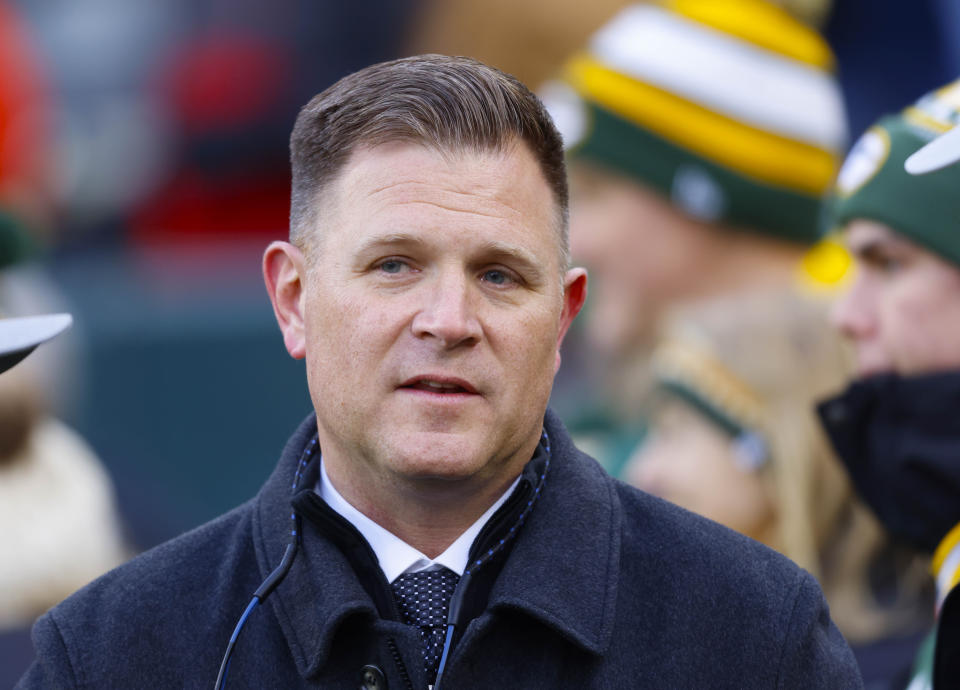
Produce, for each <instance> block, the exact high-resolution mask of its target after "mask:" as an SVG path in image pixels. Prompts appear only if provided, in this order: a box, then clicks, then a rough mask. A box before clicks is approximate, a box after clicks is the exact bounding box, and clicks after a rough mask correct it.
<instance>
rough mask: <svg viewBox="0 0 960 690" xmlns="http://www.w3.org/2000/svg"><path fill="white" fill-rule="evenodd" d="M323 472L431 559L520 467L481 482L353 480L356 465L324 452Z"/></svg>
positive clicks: (483, 509) (342, 491)
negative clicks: (348, 463) (342, 461)
mask: <svg viewBox="0 0 960 690" xmlns="http://www.w3.org/2000/svg"><path fill="white" fill-rule="evenodd" d="M531 454H532V453H531ZM324 468H325V469H326V472H327V476H328V477H329V478H330V481H331V483H332V484H333V486H334V487H336V489H337V491H338V492H339V493H340V495H341V496H343V498H344V499H345V500H346V501H347V502H348V503H350V504H351V505H352V506H353V507H354V508H356V509H357V510H358V511H360V512H361V513H363V514H364V515H365V516H367V517H368V518H370V519H371V520H373V521H374V522H376V523H377V524H378V525H380V526H381V527H383V528H384V529H386V530H387V531H389V532H390V533H392V534H394V535H395V536H397V537H399V538H400V539H402V540H403V541H404V542H406V543H407V544H409V545H410V546H412V547H414V548H415V549H417V550H418V551H420V552H421V553H423V554H424V555H425V556H427V557H428V558H436V557H437V556H439V555H440V554H441V553H443V552H444V551H445V550H446V549H447V548H448V547H449V546H450V545H451V544H452V543H453V542H454V541H456V540H457V538H458V537H459V536H460V535H461V534H463V533H464V532H466V531H467V529H469V528H470V526H471V525H473V524H474V523H475V522H476V521H477V520H479V519H480V517H481V516H482V515H483V514H484V513H485V512H486V511H487V509H489V508H490V506H492V505H493V504H494V503H496V501H497V499H499V498H500V497H501V496H502V495H503V494H504V492H506V491H507V489H508V488H509V487H510V484H511V483H512V482H513V481H514V480H515V479H516V478H517V476H518V475H519V473H520V471H521V470H522V468H523V466H522V465H521V466H519V467H517V468H516V472H511V473H506V474H503V475H501V476H498V477H497V478H493V479H490V480H486V481H481V480H478V479H477V478H468V479H461V480H450V479H435V478H430V479H419V478H418V479H412V480H410V479H404V478H394V477H391V478H387V479H386V480H384V478H382V477H377V476H359V473H358V472H356V471H352V470H354V469H355V468H356V465H349V466H345V465H344V464H343V463H339V462H337V461H336V460H335V459H334V458H332V457H330V456H328V455H327V454H324ZM345 470H347V471H345Z"/></svg>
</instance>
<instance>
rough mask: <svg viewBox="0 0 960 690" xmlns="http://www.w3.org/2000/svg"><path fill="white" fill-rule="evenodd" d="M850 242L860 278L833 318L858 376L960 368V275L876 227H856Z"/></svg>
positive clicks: (861, 223)
mask: <svg viewBox="0 0 960 690" xmlns="http://www.w3.org/2000/svg"><path fill="white" fill-rule="evenodd" d="M846 240H847V245H848V247H849V248H850V251H851V253H852V254H853V255H854V257H855V259H856V264H857V272H856V275H855V277H854V282H853V285H851V287H850V289H849V291H848V292H847V293H846V294H845V295H844V296H843V297H842V298H841V299H840V300H839V301H838V302H837V304H836V306H835V307H834V311H833V320H834V323H835V324H836V325H837V327H838V328H839V329H840V331H841V332H842V333H843V334H844V335H845V336H847V337H848V338H849V339H850V340H851V341H852V343H853V345H854V348H855V351H856V358H857V374H858V376H861V377H863V376H869V375H871V374H877V373H882V372H893V373H897V374H901V375H912V374H922V373H929V372H935V371H940V370H949V369H957V368H960V269H958V268H957V267H956V266H954V265H953V264H950V263H948V262H946V261H944V260H943V259H941V258H940V257H938V256H937V255H935V254H933V253H931V252H929V251H927V250H925V249H922V248H920V247H918V246H917V245H915V244H913V243H912V242H910V241H909V240H907V239H906V238H904V237H903V236H901V235H898V234H897V233H896V232H894V231H893V230H891V229H890V228H889V227H887V226H886V225H883V224H880V223H876V222H874V221H869V220H855V221H853V222H851V223H850V225H849V226H848V228H847V231H846Z"/></svg>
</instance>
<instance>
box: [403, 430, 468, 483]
mask: <svg viewBox="0 0 960 690" xmlns="http://www.w3.org/2000/svg"><path fill="white" fill-rule="evenodd" d="M477 450H478V444H477V443H476V441H475V440H473V439H472V438H471V437H469V436H467V435H462V434H417V438H413V439H405V442H403V443H398V444H396V446H395V447H394V448H393V449H392V450H391V451H388V453H389V457H390V458H391V460H390V463H391V465H393V469H394V471H395V472H397V474H400V475H402V476H404V477H407V478H410V479H449V480H456V479H466V478H468V477H471V476H473V475H474V474H476V473H477V471H479V470H480V469H481V468H482V467H483V465H484V464H485V463H484V462H483V460H482V458H481V457H480V455H481V454H480V453H478V452H477Z"/></svg>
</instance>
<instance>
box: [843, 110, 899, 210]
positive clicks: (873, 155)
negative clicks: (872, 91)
mask: <svg viewBox="0 0 960 690" xmlns="http://www.w3.org/2000/svg"><path fill="white" fill-rule="evenodd" d="M889 155H890V135H889V134H887V131H886V130H885V129H883V128H882V127H877V126H874V127H871V128H870V129H868V130H867V131H866V132H864V133H863V136H861V137H860V139H858V140H857V143H856V144H854V145H853V148H852V149H850V154H849V155H848V156H847V160H846V161H845V162H844V164H843V167H842V168H840V173H839V174H838V175H837V185H836V192H837V195H838V196H841V197H848V196H850V195H851V194H853V193H854V192H855V191H857V190H858V189H860V188H861V187H862V186H863V185H865V184H866V183H867V182H869V181H870V180H871V178H873V176H874V175H876V174H877V171H878V170H880V168H882V167H883V164H884V163H885V162H886V160H887V156H889Z"/></svg>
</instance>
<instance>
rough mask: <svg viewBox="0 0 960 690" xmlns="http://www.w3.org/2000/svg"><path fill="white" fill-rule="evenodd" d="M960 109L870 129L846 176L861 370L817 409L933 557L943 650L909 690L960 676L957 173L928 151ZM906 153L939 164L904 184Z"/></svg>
mask: <svg viewBox="0 0 960 690" xmlns="http://www.w3.org/2000/svg"><path fill="white" fill-rule="evenodd" d="M958 106H960V82H956V83H954V84H951V85H949V86H947V87H944V88H943V89H940V90H938V91H935V92H933V93H931V94H928V95H926V96H924V97H923V98H921V99H920V100H919V101H918V102H917V103H916V104H914V105H912V106H911V107H909V108H907V109H906V110H904V111H903V112H902V113H900V114H898V115H893V116H887V117H885V118H883V119H881V120H880V121H879V122H878V123H877V124H876V125H875V126H874V127H872V128H871V129H870V130H868V131H867V132H866V133H865V134H864V135H863V137H861V139H860V140H859V141H858V143H857V145H856V146H855V147H854V148H853V149H852V151H851V153H850V155H849V157H848V159H847V161H846V162H845V163H844V166H843V168H842V169H841V172H840V175H839V177H838V182H837V190H836V203H835V206H834V213H833V219H834V220H835V222H836V224H837V225H838V226H840V227H841V228H842V229H843V231H844V233H845V237H846V242H847V245H848V246H849V248H850V250H851V251H852V253H853V254H854V256H855V257H856V262H857V272H856V277H855V279H854V281H853V282H852V284H851V285H850V286H849V289H848V291H847V292H846V294H845V295H844V297H843V298H842V299H841V300H840V301H839V302H838V303H837V305H836V307H835V311H834V317H835V321H836V323H837V326H838V327H839V328H840V330H841V331H842V332H843V333H844V334H845V335H846V336H847V337H848V338H849V339H850V340H851V341H852V343H853V345H854V349H855V354H856V359H857V369H858V371H857V374H858V375H857V380H856V381H854V382H853V383H852V385H851V386H850V388H849V389H848V390H847V391H846V392H845V393H844V394H843V395H841V396H839V397H837V398H836V399H834V400H831V401H828V402H826V403H824V404H823V405H821V408H820V412H821V417H822V419H823V422H824V425H825V426H826V429H827V431H828V432H829V434H830V436H831V438H832V440H833V443H834V446H835V447H836V449H837V451H838V453H839V455H840V456H841V458H842V459H843V461H844V463H845V464H846V466H847V468H848V470H849V471H850V474H851V477H852V478H853V481H854V483H855V484H856V485H857V488H858V489H859V492H860V494H861V495H862V496H863V498H864V499H865V500H866V501H867V502H868V503H869V504H870V505H871V507H873V509H874V510H875V511H876V513H877V515H878V516H879V517H880V519H881V520H882V521H883V523H884V524H885V525H886V527H887V528H888V529H889V530H890V532H891V533H892V534H893V535H895V536H897V537H899V538H901V539H902V540H904V541H906V542H907V543H909V544H912V545H914V546H916V547H918V548H920V549H922V550H925V551H928V552H929V553H932V554H934V559H933V568H934V572H935V576H936V583H937V594H938V597H937V599H938V609H939V623H938V631H937V634H936V642H935V644H936V655H935V660H934V653H933V652H934V646H933V645H934V641H933V638H931V641H930V642H929V643H928V644H927V646H926V648H925V649H924V650H922V651H921V655H920V656H919V657H918V664H917V666H916V669H915V675H914V681H913V684H912V685H911V686H910V687H911V688H923V687H929V683H930V677H931V673H933V677H934V687H936V688H942V687H955V683H956V681H957V678H960V667H958V663H960V594H958V590H957V588H956V584H957V582H958V580H960V424H958V421H957V419H958V414H960V232H958V231H957V218H958V217H960V201H958V196H957V190H958V189H960V166H957V165H955V164H953V165H948V161H947V160H946V159H945V157H944V156H943V155H942V152H943V148H944V146H946V147H948V148H949V147H950V146H953V147H954V148H956V143H955V138H954V137H955V135H953V136H950V137H946V138H945V139H944V140H943V141H939V140H934V142H935V143H931V144H930V145H929V146H930V148H928V149H926V148H925V149H921V147H924V145H925V144H927V142H930V141H931V140H932V139H933V138H934V137H935V136H936V135H938V134H940V133H942V132H944V131H946V130H948V129H950V128H951V127H953V126H954V125H956V124H957V123H958V122H960V111H958ZM951 142H954V143H953V144H951ZM918 150H920V152H918ZM938 152H939V153H938ZM915 153H916V158H914V157H913V155H914V154H915ZM908 158H909V159H911V163H910V164H909V168H912V169H913V170H914V172H925V171H928V170H931V169H934V168H940V169H939V170H937V171H935V172H930V173H929V174H925V175H922V176H916V177H915V176H912V175H909V174H907V172H906V171H905V170H904V163H905V161H906V160H907V159H908ZM958 158H960V155H956V154H954V155H953V157H952V160H953V161H956V160H957V159H958ZM931 669H933V671H931Z"/></svg>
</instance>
